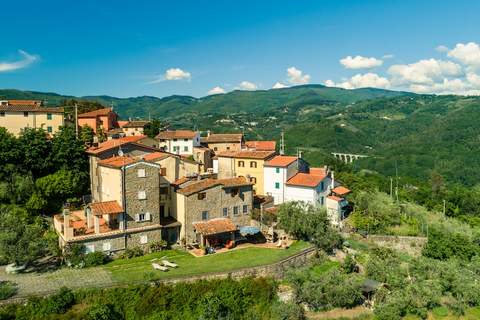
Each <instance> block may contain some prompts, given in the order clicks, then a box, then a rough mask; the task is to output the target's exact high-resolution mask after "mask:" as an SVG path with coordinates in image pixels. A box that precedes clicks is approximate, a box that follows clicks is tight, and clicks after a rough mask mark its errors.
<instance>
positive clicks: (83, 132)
mask: <svg viewBox="0 0 480 320" xmlns="http://www.w3.org/2000/svg"><path fill="white" fill-rule="evenodd" d="M94 136H95V133H94V132H93V129H92V128H91V127H90V126H88V125H86V124H85V125H83V127H81V129H80V132H79V138H80V140H82V141H83V143H84V144H85V145H87V146H91V145H92V143H93V137H94Z"/></svg>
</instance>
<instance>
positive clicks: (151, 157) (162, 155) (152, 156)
mask: <svg viewBox="0 0 480 320" xmlns="http://www.w3.org/2000/svg"><path fill="white" fill-rule="evenodd" d="M171 155H172V154H170V153H167V152H153V153H149V154H146V155H144V156H143V159H144V160H145V161H157V160H162V159H166V158H168V157H170V156H171Z"/></svg>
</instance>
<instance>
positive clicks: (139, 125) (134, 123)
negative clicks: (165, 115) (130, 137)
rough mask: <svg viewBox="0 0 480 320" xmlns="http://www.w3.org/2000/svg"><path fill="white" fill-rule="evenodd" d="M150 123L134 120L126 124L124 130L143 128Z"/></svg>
mask: <svg viewBox="0 0 480 320" xmlns="http://www.w3.org/2000/svg"><path fill="white" fill-rule="evenodd" d="M148 123H150V121H145V120H132V121H128V122H127V123H124V124H123V126H122V128H143V127H145V125H146V124H148Z"/></svg>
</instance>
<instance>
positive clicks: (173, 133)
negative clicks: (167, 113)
mask: <svg viewBox="0 0 480 320" xmlns="http://www.w3.org/2000/svg"><path fill="white" fill-rule="evenodd" d="M196 134H197V133H196V132H195V131H192V130H167V131H162V132H160V133H159V134H157V136H156V137H155V139H165V140H170V139H193V138H194V137H195V135H196Z"/></svg>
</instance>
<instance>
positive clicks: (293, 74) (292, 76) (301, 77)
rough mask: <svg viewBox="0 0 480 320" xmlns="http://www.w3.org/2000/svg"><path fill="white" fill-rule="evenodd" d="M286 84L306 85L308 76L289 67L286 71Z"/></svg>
mask: <svg viewBox="0 0 480 320" xmlns="http://www.w3.org/2000/svg"><path fill="white" fill-rule="evenodd" d="M287 75H288V82H290V83H291V84H307V83H309V82H310V75H309V74H303V71H302V70H299V69H297V68H295V67H290V68H288V69H287Z"/></svg>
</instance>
